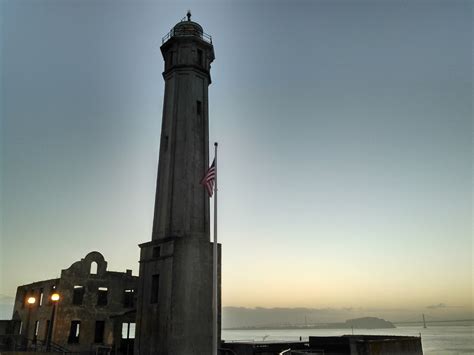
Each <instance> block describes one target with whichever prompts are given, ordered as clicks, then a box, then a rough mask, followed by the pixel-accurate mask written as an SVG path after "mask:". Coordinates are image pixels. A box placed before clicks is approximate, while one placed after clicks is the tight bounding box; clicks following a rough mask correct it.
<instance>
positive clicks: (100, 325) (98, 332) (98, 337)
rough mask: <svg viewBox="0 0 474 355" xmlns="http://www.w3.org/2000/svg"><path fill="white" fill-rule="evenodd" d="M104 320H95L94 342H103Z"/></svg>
mask: <svg viewBox="0 0 474 355" xmlns="http://www.w3.org/2000/svg"><path fill="white" fill-rule="evenodd" d="M104 329H105V321H103V320H98V321H96V322H95V334H94V343H102V342H104Z"/></svg>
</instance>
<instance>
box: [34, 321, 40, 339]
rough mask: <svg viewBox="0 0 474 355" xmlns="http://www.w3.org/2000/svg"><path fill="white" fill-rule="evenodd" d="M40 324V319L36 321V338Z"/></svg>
mask: <svg viewBox="0 0 474 355" xmlns="http://www.w3.org/2000/svg"><path fill="white" fill-rule="evenodd" d="M39 324H40V322H39V320H37V321H35V333H34V335H35V338H36V337H37V336H38V330H39Z"/></svg>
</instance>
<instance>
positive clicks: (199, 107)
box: [196, 100, 202, 116]
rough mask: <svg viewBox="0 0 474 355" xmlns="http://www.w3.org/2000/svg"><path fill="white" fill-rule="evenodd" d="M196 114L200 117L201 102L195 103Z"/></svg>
mask: <svg viewBox="0 0 474 355" xmlns="http://www.w3.org/2000/svg"><path fill="white" fill-rule="evenodd" d="M196 114H197V115H198V116H201V114H202V102H201V101H199V100H198V101H196Z"/></svg>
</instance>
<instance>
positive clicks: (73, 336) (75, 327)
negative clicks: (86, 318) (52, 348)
mask: <svg viewBox="0 0 474 355" xmlns="http://www.w3.org/2000/svg"><path fill="white" fill-rule="evenodd" d="M80 333H81V321H78V320H73V321H71V328H70V330H69V338H68V343H70V344H75V343H76V344H77V343H79V335H80Z"/></svg>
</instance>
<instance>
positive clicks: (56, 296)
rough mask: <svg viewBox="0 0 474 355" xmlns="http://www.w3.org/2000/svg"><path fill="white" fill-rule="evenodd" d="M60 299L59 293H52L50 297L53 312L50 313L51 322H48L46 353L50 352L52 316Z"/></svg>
mask: <svg viewBox="0 0 474 355" xmlns="http://www.w3.org/2000/svg"><path fill="white" fill-rule="evenodd" d="M60 298H61V297H60V296H59V293H57V292H54V293H53V294H52V295H51V301H52V302H53V311H52V313H51V321H50V322H49V328H48V340H47V343H46V351H51V338H52V337H53V326H54V316H55V314H56V306H57V305H58V302H59V299H60Z"/></svg>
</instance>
